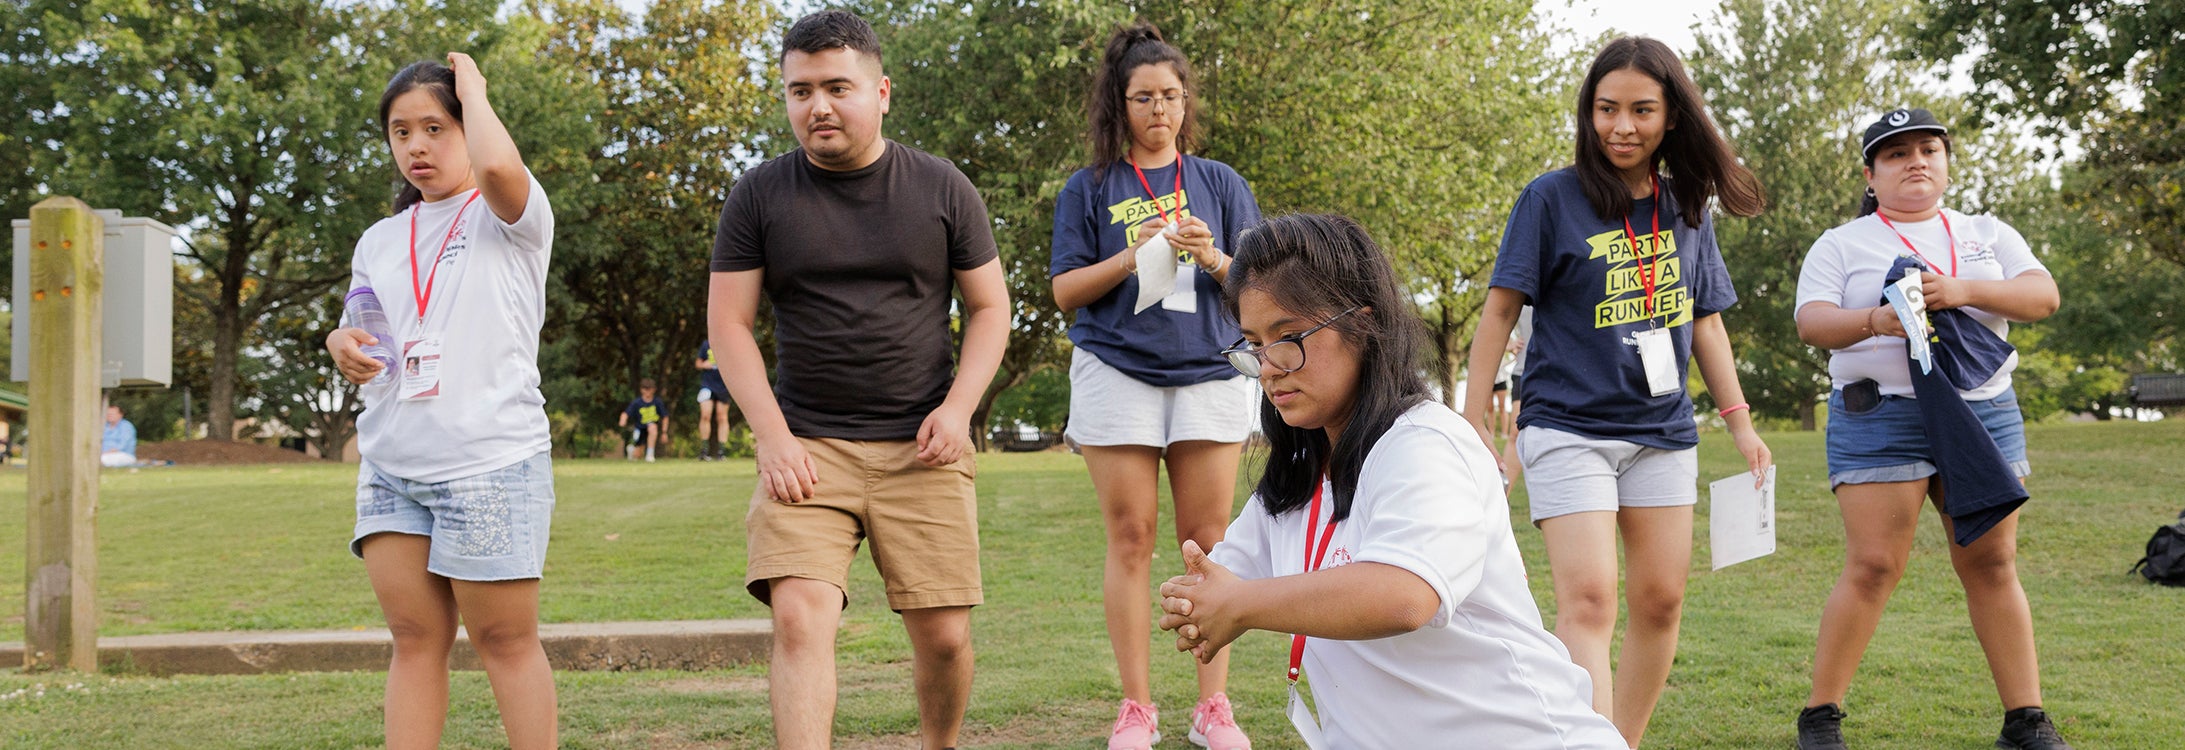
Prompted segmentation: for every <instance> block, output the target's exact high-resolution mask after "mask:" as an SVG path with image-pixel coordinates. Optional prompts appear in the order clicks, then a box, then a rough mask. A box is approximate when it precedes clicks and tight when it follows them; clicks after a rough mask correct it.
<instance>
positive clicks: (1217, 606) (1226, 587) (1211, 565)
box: [1161, 541, 1244, 664]
mask: <svg viewBox="0 0 2185 750" xmlns="http://www.w3.org/2000/svg"><path fill="white" fill-rule="evenodd" d="M1183 554H1184V574H1183V575H1180V576H1176V577H1174V578H1170V579H1168V581H1167V582H1166V583H1163V584H1161V612H1162V615H1161V629H1162V630H1173V631H1176V650H1178V651H1189V652H1191V655H1192V656H1193V657H1196V658H1197V659H1198V660H1199V663H1201V664H1204V663H1207V662H1211V661H1213V660H1214V656H1215V655H1216V654H1219V653H1221V650H1222V648H1224V647H1226V646H1228V645H1229V642H1230V641H1234V640H1236V639H1237V636H1239V635H1242V634H1243V633H1244V628H1243V626H1242V625H1240V624H1239V623H1238V622H1237V615H1238V613H1237V611H1236V607H1235V602H1236V599H1235V597H1236V595H1237V593H1238V592H1237V588H1238V586H1239V584H1242V583H1243V579H1241V578H1238V577H1237V574H1235V573H1231V572H1229V569H1228V568H1225V567H1222V566H1221V565H1220V564H1218V563H1215V562H1214V561H1213V560H1209V559H1207V557H1206V552H1205V551H1204V550H1201V549H1199V543H1198V542H1195V541H1186V542H1184V546H1183Z"/></svg>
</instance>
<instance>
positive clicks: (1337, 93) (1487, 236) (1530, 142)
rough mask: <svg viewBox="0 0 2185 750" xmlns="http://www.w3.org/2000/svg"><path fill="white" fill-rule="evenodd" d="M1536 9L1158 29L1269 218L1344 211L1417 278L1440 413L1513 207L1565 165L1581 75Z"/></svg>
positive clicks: (1410, 9) (1226, 7)
mask: <svg viewBox="0 0 2185 750" xmlns="http://www.w3.org/2000/svg"><path fill="white" fill-rule="evenodd" d="M1531 10H1532V4H1531V3H1529V2H1502V1H1498V2H1457V1H1455V0H1433V1H1430V2H1403V3H1396V2H1381V1H1378V0H1343V1H1340V2H1332V3H1318V4H1298V3H1252V2H1206V3H1186V4H1178V5H1175V6H1169V7H1165V8H1162V9H1159V10H1156V9H1153V8H1148V9H1147V11H1148V15H1149V17H1151V18H1153V19H1154V20H1155V21H1157V22H1160V23H1161V24H1162V28H1164V29H1168V28H1174V29H1176V31H1175V34H1176V35H1177V36H1179V37H1181V42H1182V43H1183V44H1184V45H1186V46H1185V47H1184V49H1185V51H1186V52H1187V54H1190V55H1192V56H1193V58H1194V59H1195V60H1199V61H1202V62H1201V65H1202V69H1201V75H1202V78H1203V79H1204V81H1205V83H1204V84H1203V86H1202V88H1205V89H1206V90H1207V91H1206V97H1207V100H1208V102H1207V105H1208V111H1209V112H1210V113H1211V116H1210V117H1209V122H1210V125H1211V126H1212V127H1210V128H1209V134H1210V135H1209V137H1208V139H1207V145H1206V152H1207V153H1208V155H1209V156H1213V157H1214V158H1219V159H1223V160H1224V161H1228V162H1229V163H1231V164H1234V165H1237V168H1238V170H1239V171H1240V172H1242V173H1243V174H1244V175H1245V176H1246V177H1247V178H1250V179H1251V180H1252V181H1253V189H1254V190H1255V192H1257V194H1258V195H1259V199H1260V205H1261V208H1262V209H1264V210H1265V211H1266V212H1267V213H1268V214H1269V215H1274V214H1279V213H1283V212H1289V211H1309V212H1333V213H1340V214H1344V215H1347V216H1349V217H1351V218H1353V219H1356V220H1357V221H1358V222H1359V223H1360V224H1362V225H1363V226H1365V227H1366V228H1367V230H1368V231H1370V232H1372V233H1373V236H1374V238H1375V239H1376V240H1377V241H1379V242H1380V243H1381V245H1382V247H1383V248H1384V249H1386V250H1387V251H1388V252H1389V254H1390V255H1391V257H1392V259H1393V260H1394V261H1395V262H1396V265H1397V270H1398V273H1399V274H1402V275H1403V276H1404V277H1405V278H1407V279H1409V280H1410V283H1411V286H1412V290H1413V292H1414V293H1415V295H1416V296H1417V298H1418V299H1419V300H1420V302H1421V308H1420V312H1421V313H1422V316H1423V317H1424V318H1425V320H1426V323H1427V326H1428V328H1429V330H1430V333H1431V334H1432V341H1433V344H1434V353H1433V354H1434V358H1435V361H1434V362H1433V369H1434V370H1435V371H1436V374H1437V375H1439V374H1446V375H1447V378H1448V379H1447V381H1446V383H1447V384H1448V385H1449V386H1450V387H1446V388H1444V390H1443V395H1444V398H1445V400H1448V401H1449V402H1450V403H1454V399H1455V388H1454V384H1455V383H1456V382H1457V380H1458V374H1459V372H1460V370H1461V367H1460V365H1461V363H1462V361H1463V359H1464V357H1465V356H1466V353H1467V351H1468V350H1469V347H1470V346H1471V336H1472V332H1473V328H1474V327H1475V326H1474V321H1475V320H1476V315H1477V313H1478V310H1479V307H1480V302H1481V300H1482V299H1484V295H1485V281H1486V278H1487V275H1488V273H1489V271H1491V270H1492V269H1493V267H1494V258H1495V251H1496V249H1497V248H1498V247H1499V246H1500V244H1501V236H1502V230H1503V225H1504V223H1505V221H1506V219H1507V216H1508V208H1509V206H1510V205H1511V204H1513V203H1514V202H1515V201H1516V196H1517V194H1518V193H1519V192H1520V191H1521V190H1522V189H1523V188H1524V186H1525V184H1526V183H1527V182H1529V181H1530V180H1531V179H1532V178H1533V177H1535V176H1537V175H1538V174H1540V173H1541V172H1543V171H1545V170H1547V169H1549V168H1552V167H1554V166H1555V165H1556V164H1558V163H1560V162H1565V161H1567V159H1568V157H1567V153H1568V149H1569V145H1568V142H1569V140H1568V139H1569V136H1568V127H1569V126H1568V120H1567V118H1568V117H1569V115H1568V112H1569V109H1570V107H1569V104H1568V101H1567V96H1566V91H1567V90H1568V89H1569V87H1570V86H1571V81H1572V78H1574V76H1575V72H1574V70H1575V65H1576V64H1578V63H1582V60H1581V61H1576V62H1574V61H1571V60H1568V59H1565V58H1564V56H1559V55H1557V54H1555V53H1554V51H1553V50H1552V49H1551V48H1550V46H1549V42H1550V39H1549V36H1548V34H1547V32H1546V31H1545V30H1544V29H1542V28H1540V27H1539V26H1538V23H1537V21H1536V19H1535V18H1534V17H1533V15H1532V13H1531Z"/></svg>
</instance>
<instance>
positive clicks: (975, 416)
mask: <svg viewBox="0 0 2185 750" xmlns="http://www.w3.org/2000/svg"><path fill="white" fill-rule="evenodd" d="M1029 375H1030V373H1029V372H1028V371H1026V370H1024V369H1022V368H1021V367H1020V366H1019V365H1016V364H1014V363H1011V362H1009V361H1007V358H1004V360H1003V362H1002V366H1001V369H1000V370H999V371H996V372H995V373H994V381H993V382H991V383H987V384H986V392H985V393H982V394H979V405H978V407H977V408H974V409H972V410H971V447H972V449H974V450H977V451H978V452H980V453H985V452H986V450H987V448H988V447H989V446H988V443H989V442H991V441H989V440H987V434H988V433H990V432H992V431H993V427H994V426H993V424H991V420H992V419H993V418H994V399H997V398H1000V397H1001V394H1002V392H1003V391H1007V390H1009V389H1011V388H1015V387H1016V386H1017V384H1019V383H1022V382H1024V380H1025V378H1026V377H1028V376H1029Z"/></svg>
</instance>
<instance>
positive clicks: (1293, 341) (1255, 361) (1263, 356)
mask: <svg viewBox="0 0 2185 750" xmlns="http://www.w3.org/2000/svg"><path fill="white" fill-rule="evenodd" d="M1362 309H1365V308H1364V307H1363V306H1360V307H1353V308H1351V309H1348V310H1344V311H1342V312H1339V313H1336V314H1335V317H1332V318H1329V319H1327V320H1325V321H1322V322H1321V323H1320V325H1316V326H1313V327H1311V328H1308V329H1305V331H1304V332H1303V333H1296V334H1291V335H1288V336H1284V337H1282V338H1279V339H1275V340H1273V341H1269V342H1267V344H1266V345H1265V346H1259V347H1254V346H1252V345H1250V344H1247V343H1245V341H1244V339H1237V343H1235V344H1233V345H1231V346H1230V347H1229V348H1227V349H1223V350H1222V352H1221V355H1222V356H1224V357H1228V358H1229V366H1231V367H1235V368H1237V372H1241V373H1244V376H1245V377H1248V378H1256V377H1259V373H1260V364H1261V363H1266V364H1267V365H1269V366H1272V367H1274V368H1275V369H1277V370H1281V371H1282V372H1283V373H1284V374H1288V373H1293V372H1297V371H1298V370H1302V369H1305V337H1306V336H1311V335H1313V334H1315V333H1319V332H1320V329H1322V328H1326V327H1328V326H1331V325H1335V321H1338V320H1342V319H1343V316H1345V315H1349V314H1351V313H1354V312H1358V311H1359V310H1362Z"/></svg>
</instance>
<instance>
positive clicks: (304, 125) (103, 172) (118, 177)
mask: <svg viewBox="0 0 2185 750" xmlns="http://www.w3.org/2000/svg"><path fill="white" fill-rule="evenodd" d="M359 20H360V16H359V14H358V13H357V12H356V11H354V10H352V9H348V8H338V7H331V6H328V5H325V4H323V3H321V2H317V0H269V1H268V2H262V3H210V2H188V1H186V0H170V1H166V2H135V3H118V2H117V3H89V4H67V5H61V4H56V6H55V7H54V8H52V9H49V10H48V11H47V12H46V13H45V14H44V15H43V16H42V21H43V24H42V26H41V29H40V33H41V35H42V37H41V38H42V39H43V41H44V43H45V45H46V46H45V47H44V49H43V52H42V54H43V55H45V59H46V60H47V61H48V64H49V65H50V67H51V76H50V78H51V80H50V82H49V85H50V86H51V90H52V92H53V94H54V102H55V109H54V113H55V118H56V123H55V128H56V129H57V130H58V131H59V132H60V135H59V137H58V141H59V143H60V146H61V147H60V149H59V150H58V151H57V152H54V153H52V154H50V155H48V156H49V157H50V158H49V159H47V161H48V162H49V163H48V164H47V165H46V169H44V170H43V172H44V175H45V176H46V178H47V180H48V184H49V185H50V186H51V187H52V188H53V189H54V191H55V192H60V193H69V194H74V195H78V196H80V197H83V198H84V199H85V200H87V201H89V202H90V203H92V204H94V205H98V206H102V207H113V208H120V209H122V210H123V211H124V212H126V213H128V214H132V215H144V216H151V217H154V218H157V219H159V220H161V221H164V222H166V223H168V224H170V225H173V226H177V227H188V228H189V232H188V235H189V236H188V239H187V240H186V241H185V242H184V243H183V250H182V255H183V256H184V257H186V258H187V259H189V261H191V262H192V263H193V264H195V265H196V266H198V267H200V268H202V269H204V270H205V272H206V273H207V274H208V275H209V276H210V277H211V278H212V279H214V280H215V285H214V286H213V288H212V289H210V290H209V291H210V292H211V293H210V294H206V295H199V294H198V291H199V290H198V288H197V287H193V286H187V285H185V286H181V287H179V288H178V291H179V292H181V296H180V297H178V299H177V300H176V301H177V303H178V305H195V306H199V307H202V308H204V309H205V310H208V311H210V312H211V315H212V329H211V333H212V337H211V338H212V342H211V343H212V363H211V364H212V371H211V378H210V383H209V384H208V385H209V392H208V393H206V394H205V396H206V398H205V408H206V416H207V419H208V422H209V424H210V425H211V433H212V435H213V436H214V437H216V438H225V437H226V436H227V435H228V434H230V430H231V425H232V424H233V420H234V414H235V405H236V403H237V397H236V381H237V372H238V370H237V362H238V359H239V357H240V355H241V353H242V352H243V350H244V349H245V348H246V347H248V346H249V345H250V344H251V339H250V332H251V330H252V329H253V327H254V326H255V325H256V323H257V321H258V320H259V319H261V318H263V317H265V316H267V315H269V314H274V313H278V312H281V311H282V310H284V309H287V308H289V307H291V306H294V305H298V304H306V303H308V302H310V301H313V299H314V298H315V297H317V296H320V295H323V294H326V293H328V292H329V290H330V289H331V288H332V287H333V285H334V284H336V283H338V282H339V281H340V280H341V279H342V278H345V277H346V276H347V269H346V263H344V261H345V260H346V259H347V253H346V252H345V250H346V249H347V248H348V247H350V245H351V244H353V243H354V241H355V238H356V236H357V235H358V234H359V233H361V231H362V230H363V228H364V226H365V225H366V224H368V223H369V221H370V220H371V218H372V217H373V216H374V215H375V214H376V213H377V212H378V206H379V205H384V204H379V203H378V201H379V200H384V198H382V197H381V196H383V195H385V194H386V193H385V188H384V187H383V186H384V185H385V184H386V175H387V173H386V172H385V171H383V170H381V169H378V168H375V167H376V166H377V165H378V164H380V163H381V161H380V158H379V156H378V155H376V154H373V153H370V152H369V151H370V149H367V148H365V147H366V145H367V144H369V143H370V141H371V136H372V127H371V125H370V118H368V117H360V116H359V114H358V110H359V107H358V106H357V100H358V99H359V98H360V95H359V92H366V91H376V90H377V87H376V86H375V85H374V84H373V82H372V81H370V80H369V79H370V73H368V72H367V71H368V70H369V68H370V66H363V65H358V64H357V62H358V61H359V60H360V59H362V58H364V57H366V56H367V55H366V53H365V51H364V49H365V47H366V45H365V44H363V41H364V40H362V39H360V38H359V36H358V35H357V34H356V29H357V28H358V22H359ZM276 28H277V29H280V30H281V32H280V33H274V34H267V33H261V30H265V29H276ZM379 151H382V152H383V151H384V148H381V149H379ZM366 196H370V197H369V198H367V197H366ZM374 204H376V205H374Z"/></svg>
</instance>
